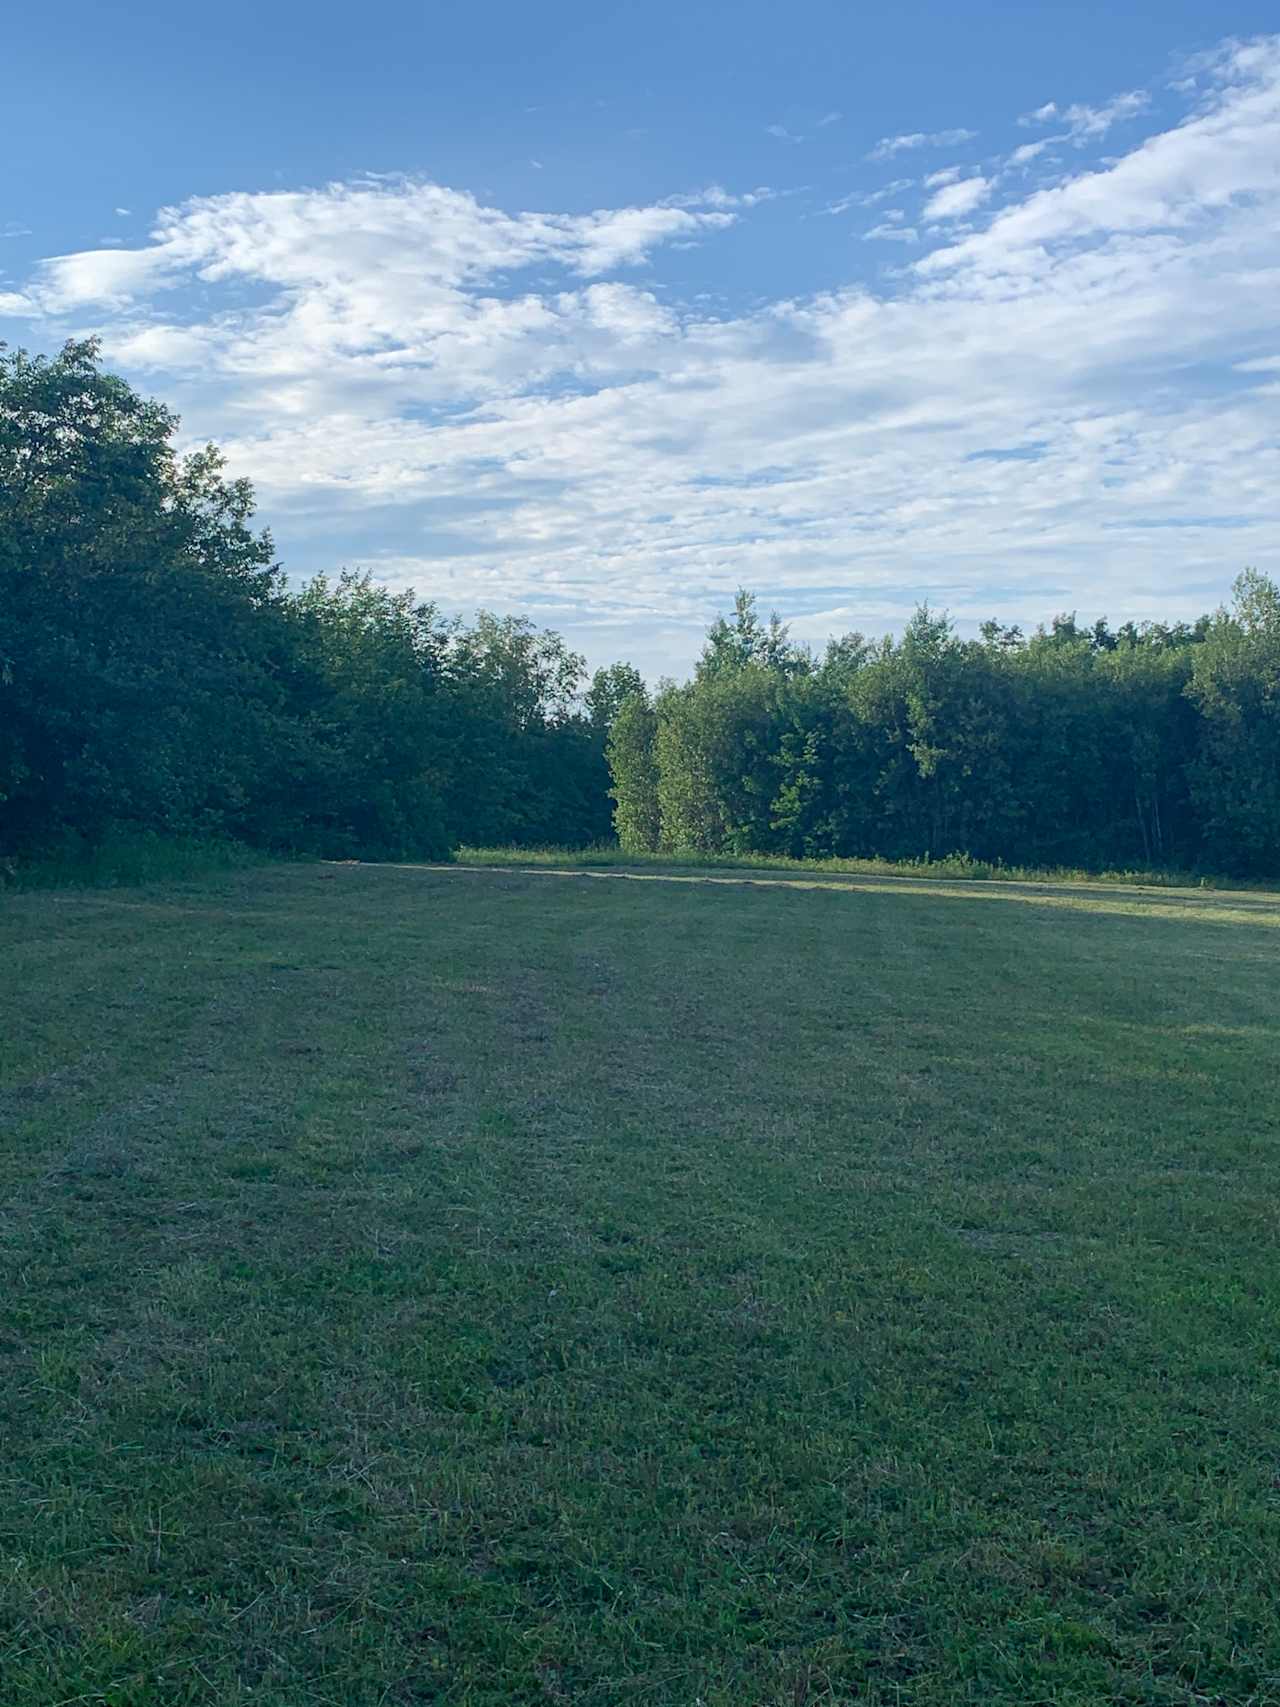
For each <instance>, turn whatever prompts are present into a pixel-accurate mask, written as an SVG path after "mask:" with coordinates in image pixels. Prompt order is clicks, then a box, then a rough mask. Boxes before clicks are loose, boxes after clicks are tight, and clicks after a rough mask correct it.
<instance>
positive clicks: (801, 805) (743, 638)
mask: <svg viewBox="0 0 1280 1707" xmlns="http://www.w3.org/2000/svg"><path fill="white" fill-rule="evenodd" d="M639 728H640V726H639V724H638V723H637V732H639ZM610 762H611V765H612V769H613V777H614V797H615V800H617V801H618V802H619V814H621V813H622V811H623V805H624V802H625V803H626V804H625V810H626V814H627V816H626V824H627V830H626V834H625V836H621V837H620V839H622V840H623V845H624V846H626V847H631V848H634V849H636V850H637V851H645V850H653V849H655V848H657V849H661V850H663V851H665V852H667V853H672V854H677V855H680V856H685V855H696V856H699V857H717V856H738V855H743V854H748V853H750V854H755V855H766V856H772V857H779V856H785V857H789V858H803V859H810V860H812V859H818V860H824V859H833V858H834V859H868V858H881V859H888V860H891V861H904V860H907V861H911V860H925V861H930V862H935V863H936V862H937V861H938V860H939V859H941V858H945V857H947V856H949V855H951V854H953V853H954V852H955V851H956V850H958V849H963V850H965V852H966V856H967V857H970V858H972V859H974V860H976V861H978V862H979V863H983V864H986V865H989V866H991V867H993V868H994V867H1001V866H1004V867H1008V866H1013V865H1016V866H1022V867H1034V868H1043V867H1063V866H1072V867H1083V868H1091V869H1093V870H1099V869H1115V868H1119V869H1132V868H1141V869H1144V870H1151V869H1163V870H1169V871H1175V870H1176V871H1188V870H1196V869H1200V870H1206V869H1207V870H1214V871H1220V872H1225V873H1228V874H1233V875H1236V876H1240V877H1268V876H1275V875H1277V874H1280V593H1277V590H1276V588H1275V587H1274V585H1273V584H1272V583H1271V582H1269V581H1267V580H1266V579H1265V578H1264V577H1262V576H1259V575H1256V574H1253V575H1248V576H1246V577H1244V578H1243V579H1242V581H1241V582H1240V583H1239V586H1238V588H1237V598H1236V607H1235V610H1234V612H1233V613H1232V614H1229V615H1228V614H1226V613H1220V614H1219V616H1218V617H1216V618H1214V619H1208V618H1206V619H1204V620H1202V621H1200V622H1197V623H1195V624H1177V625H1173V626H1168V625H1163V624H1152V625H1149V626H1145V627H1142V628H1139V627H1136V626H1134V625H1133V624H1127V625H1125V627H1123V628H1121V629H1119V630H1117V631H1114V632H1113V631H1112V630H1111V629H1109V628H1108V626H1107V624H1106V623H1105V622H1100V623H1097V624H1095V625H1094V627H1093V628H1091V629H1086V628H1082V627H1081V626H1080V625H1078V624H1077V622H1076V620H1075V618H1074V617H1070V616H1066V617H1058V618H1056V619H1055V620H1054V621H1053V623H1052V624H1051V625H1050V626H1049V627H1048V628H1047V629H1041V630H1038V631H1037V632H1036V633H1035V634H1034V635H1032V636H1031V637H1030V638H1027V637H1025V636H1023V634H1022V633H1021V632H1020V631H1019V630H1018V629H1016V628H1007V627H1002V626H1001V625H1000V624H998V623H994V622H993V623H988V624H985V625H984V626H983V629H982V631H981V638H980V639H978V640H962V639H961V638H960V637H959V636H958V635H957V634H956V632H955V630H954V628H953V627H952V625H951V624H950V622H949V621H948V620H947V619H946V618H945V617H944V616H940V615H939V614H937V613H936V612H933V611H931V610H929V609H928V608H924V609H921V610H920V611H918V612H917V613H916V615H915V617H914V618H913V619H912V621H911V622H910V623H909V624H908V626H907V629H906V631H905V633H904V634H903V636H902V638H901V639H900V640H896V641H895V640H892V639H886V640H884V641H882V642H880V643H879V644H868V642H867V641H866V640H864V639H863V637H862V636H861V635H850V636H848V637H846V638H845V639H843V640H840V641H837V642H834V643H833V644H832V645H831V646H829V647H828V649H827V652H826V654H825V656H824V657H823V658H822V659H821V660H820V661H817V660H814V659H813V658H812V657H811V656H810V655H809V654H808V653H805V652H802V651H797V650H796V649H795V648H793V647H792V646H791V644H790V642H789V640H788V639H787V635H786V630H785V628H783V627H782V625H781V624H779V623H778V622H777V621H776V620H775V621H774V622H773V623H772V624H770V625H769V626H768V627H767V628H766V627H765V626H764V625H762V624H761V623H760V621H759V620H758V618H757V617H756V614H755V607H754V603H753V601H752V600H751V599H750V597H749V596H748V595H746V594H742V593H740V594H739V595H738V598H737V601H736V603H735V609H734V613H733V616H732V618H730V619H728V620H723V619H722V620H719V621H717V622H716V623H715V624H714V625H713V626H712V629H711V631H710V634H709V636H708V640H707V645H706V648H705V649H704V651H703V654H702V657H701V659H700V660H699V663H698V666H697V669H696V671H695V673H694V677H693V679H692V680H691V681H690V682H689V683H687V684H686V685H684V686H681V687H677V686H675V685H674V684H669V685H668V686H667V687H666V688H665V689H664V690H663V691H662V692H661V693H660V694H659V695H658V697H657V699H656V700H655V702H654V704H653V707H652V711H651V713H650V714H649V717H648V720H647V721H646V722H645V724H644V726H643V739H628V740H627V741H625V742H623V741H617V742H615V743H614V744H613V745H612V746H611V748H610ZM635 800H643V801H645V802H646V803H648V804H647V807H646V814H647V815H646V816H644V818H643V820H642V821H643V830H642V832H634V833H633V831H632V829H631V825H632V823H633V821H635V808H634V806H633V805H632V802H633V801H635ZM653 802H656V811H657V822H656V825H655V824H654V821H653V804H652V803H653ZM617 822H618V825H619V830H620V832H621V830H622V826H623V817H622V816H617Z"/></svg>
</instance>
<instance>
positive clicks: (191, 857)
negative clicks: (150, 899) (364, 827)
mask: <svg viewBox="0 0 1280 1707" xmlns="http://www.w3.org/2000/svg"><path fill="white" fill-rule="evenodd" d="M264 858H265V856H264V855H263V854H261V853H259V852H257V851H256V850H255V849H253V848H248V847H245V846H244V844H243V843H241V842H231V841H221V840H212V839H208V840H206V839H203V838H201V837H198V836H161V835H157V834H156V833H155V832H154V831H149V830H139V831H121V830H116V831H113V832H111V833H110V834H109V835H107V836H104V837H103V838H102V839H101V840H100V841H96V842H92V843H91V842H87V841H85V840H84V839H83V838H82V837H79V836H69V837H67V838H66V840H65V841H63V842H61V843H59V844H58V845H57V846H56V847H54V848H50V849H49V850H48V851H47V852H45V853H43V854H42V855H40V856H39V857H37V858H34V859H24V860H17V859H9V860H5V859H0V888H10V889H113V888H119V887H123V886H126V885H132V884H138V883H159V882H163V881H164V880H165V879H180V878H186V877H201V876H204V875H205V874H207V873H209V872H214V871H230V870H236V869H239V868H240V867H243V866H248V865H257V864H261V863H262V861H263V859H264Z"/></svg>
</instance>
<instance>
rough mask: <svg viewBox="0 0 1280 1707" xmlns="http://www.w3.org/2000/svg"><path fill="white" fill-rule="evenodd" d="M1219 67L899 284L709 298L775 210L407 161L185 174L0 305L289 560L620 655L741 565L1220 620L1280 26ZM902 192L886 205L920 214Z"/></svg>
mask: <svg viewBox="0 0 1280 1707" xmlns="http://www.w3.org/2000/svg"><path fill="white" fill-rule="evenodd" d="M1206 75H1211V77H1212V79H1213V81H1212V84H1211V89H1210V92H1209V94H1208V95H1207V96H1206V97H1205V104H1204V105H1202V106H1201V107H1200V108H1199V109H1198V110H1197V111H1196V112H1195V113H1194V114H1193V116H1192V117H1190V118H1189V119H1188V120H1187V121H1186V122H1184V123H1182V124H1180V125H1177V126H1175V127H1174V128H1172V129H1166V130H1165V131H1163V132H1161V133H1159V134H1156V135H1152V136H1149V137H1148V138H1147V139H1146V140H1145V141H1142V142H1140V143H1139V144H1138V145H1137V146H1135V147H1134V148H1132V149H1131V150H1130V151H1129V152H1128V153H1127V154H1125V155H1124V156H1123V157H1122V158H1121V159H1119V160H1117V161H1116V162H1115V163H1114V164H1111V165H1109V166H1107V167H1106V168H1105V169H1098V170H1094V171H1088V172H1084V173H1080V174H1079V175H1077V176H1075V177H1073V178H1070V179H1069V180H1067V181H1066V182H1064V183H1061V184H1059V185H1057V186H1055V187H1053V188H1050V189H1047V190H1037V191H1034V192H1033V193H1030V194H1022V195H1019V197H1018V198H1017V199H1015V200H1013V201H1011V202H1009V203H1008V204H1007V205H1004V206H1002V207H1000V208H999V209H998V210H997V211H996V213H995V215H994V217H993V218H992V219H991V220H990V222H989V223H988V224H987V225H986V228H985V229H983V230H981V231H977V232H973V233H970V234H967V235H965V236H963V237H961V238H960V239H959V240H958V241H947V242H944V243H942V245H941V246H940V247H935V248H933V249H932V250H931V251H928V252H925V253H924V254H923V257H922V258H921V259H918V260H916V261H914V263H911V262H908V264H907V265H906V267H905V269H904V270H902V271H900V272H898V273H897V274H896V275H894V276H893V277H892V278H891V280H890V283H889V285H888V286H887V287H886V289H885V291H884V292H880V293H878V292H873V291H871V290H869V289H867V288H864V287H861V286H858V285H854V284H850V285H849V286H848V287H847V288H845V289H843V290H837V291H832V292H828V293H823V294H819V295H816V296H813V297H811V298H808V299H804V298H797V299H788V300H781V301H774V302H768V303H765V304H763V305H760V306H758V307H755V308H752V309H745V308H744V309H741V310H739V311H737V312H735V313H729V312H725V313H722V314H720V315H718V316H717V315H715V314H713V313H712V312H711V310H710V309H709V308H707V307H706V306H705V305H703V304H699V303H697V302H695V303H694V304H692V305H691V304H689V303H687V302H683V303H682V302H681V301H680V299H679V296H678V293H677V292H676V291H675V290H673V289H671V288H670V283H669V280H670V277H672V276H674V278H675V279H676V280H678V278H679V274H678V272H677V273H675V274H674V275H669V280H668V288H665V289H664V288H663V282H664V281H663V275H662V273H661V271H660V263H661V260H662V255H663V252H664V250H665V249H666V248H667V247H669V246H670V245H672V244H674V243H683V242H688V241H694V240H701V241H704V242H707V243H712V242H714V241H715V240H716V238H717V236H718V234H719V233H720V232H721V231H722V230H723V229H724V228H725V226H726V225H727V224H729V223H730V222H731V221H733V220H734V219H736V218H740V219H742V220H744V221H747V220H749V219H750V217H751V210H750V207H749V205H748V203H747V199H746V197H745V196H741V195H735V194H732V193H731V192H730V191H728V190H709V191H707V192H706V193H705V194H704V195H703V196H702V197H701V198H699V197H693V196H690V197H684V198H680V199H679V200H678V201H677V200H672V201H671V202H669V203H666V204H663V205H658V206H654V207H643V208H604V209H600V210H598V211H597V212H595V213H592V214H587V215H583V214H580V213H573V214H569V213H555V212H516V213H512V212H508V211H505V210H503V209H499V208H495V207H491V206H486V205H484V204H483V203H482V202H480V201H478V200H477V199H476V198H474V197H472V196H468V195H464V194H462V193H460V192H457V191H453V190H447V189H444V188H442V187H440V186H436V185H423V184H420V183H416V182H411V181H391V182H383V183H379V184H376V185H373V184H367V183H360V184H338V185H331V186H328V187H327V188H321V189H316V190H313V191H306V192H304V191H295V192H290V193H287V194H278V195H260V194H259V195H253V194H233V195H227V196H218V197H208V198H200V199H197V200H194V201H192V202H189V203H187V204H185V205H184V206H183V207H180V208H175V209H171V210H168V211H167V212H165V213H163V214H162V215H161V216H160V217H159V218H158V219H157V221H156V223H155V228H154V230H153V232H152V233H151V236H150V237H149V239H148V240H147V241H146V242H145V243H143V244H141V245H139V246H137V247H135V248H132V249H126V250H123V251H116V250H111V251H103V250H96V251H91V252H88V253H86V254H83V255H74V256H63V257H59V258H55V259H53V260H51V261H49V262H47V263H45V264H44V265H42V266H41V267H40V268H38V269H37V270H36V271H35V273H34V274H33V275H32V276H31V277H30V278H29V279H25V280H21V281H16V283H15V288H14V289H12V290H9V291H7V292H6V293H5V294H4V295H3V296H0V314H25V313H30V314H32V315H35V316H37V320H36V329H37V331H38V333H39V336H40V338H41V340H42V341H43V342H44V343H46V344H48V345H52V344H53V343H55V342H56V340H57V339H58V338H59V337H61V336H63V335H65V334H67V333H72V332H78V331H88V330H98V331H101V332H102V333H103V335H104V337H105V339H106V343H107V354H108V358H109V359H110V360H111V361H113V362H117V363H120V364H123V365H124V366H125V368H126V371H130V372H133V373H135V374H136V375H139V376H142V377H143V379H144V383H145V384H146V386H147V387H148V389H152V390H158V391H160V392H162V393H163V394H164V395H165V396H166V397H167V398H169V399H170V400H171V401H173V402H174V403H175V405H177V406H178V407H180V408H181V409H182V410H183V413H184V419H185V423H186V427H187V430H188V431H189V432H190V433H191V435H192V438H193V440H195V441H199V440H202V439H204V438H206V437H210V436H212V437H216V438H218V439H220V440H221V441H222V442H224V444H225V446H226V448H227V451H228V454H229V456H230V458H231V460H232V465H233V467H234V468H235V470H236V472H243V473H246V474H249V475H250V476H252V477H253V478H254V479H255V480H256V481H257V483H258V486H259V491H260V494H261V498H262V504H263V510H264V514H265V516H266V518H267V519H268V520H270V521H271V522H272V523H273V526H274V528H275V531H276V535H277V538H278V540H279V542H280V544H281V547H282V550H283V552H284V555H285V558H286V561H288V562H289V563H290V564H291V566H292V567H294V568H295V569H299V570H301V569H304V568H307V567H321V566H323V565H326V564H332V563H333V562H334V561H339V562H341V561H346V562H364V563H367V564H369V565H370V566H371V567H372V568H374V569H375V571H376V572H378V573H379V574H381V575H384V576H385V577H387V578H388V579H389V580H391V581H393V582H396V583H416V584H417V585H418V586H419V587H420V588H421V589H422V591H423V592H424V593H426V594H429V595H431V596H434V597H437V598H439V599H440V600H441V601H442V602H444V603H445V604H446V605H448V606H451V607H455V608H471V607H474V606H475V605H476V604H478V603H488V604H491V605H495V606H498V607H500V608H508V609H520V608H530V607H532V608H535V609H536V610H537V611H538V613H539V614H540V616H541V617H542V618H543V619H544V620H548V621H556V622H557V623H560V624H562V625H563V626H564V627H565V628H566V630H567V631H568V632H569V633H570V634H571V635H572V636H573V638H574V639H575V641H576V642H577V643H578V644H580V645H584V646H586V647H587V649H588V650H589V651H590V652H591V653H592V655H593V657H595V658H597V659H602V658H603V657H604V656H606V655H607V653H609V652H612V653H617V654H624V655H625V654H627V653H631V654H633V655H635V656H636V657H637V661H638V662H640V663H642V664H644V665H646V667H650V668H652V669H653V670H654V671H655V673H656V671H657V669H658V668H660V667H662V666H663V665H664V664H665V665H666V666H667V667H672V666H675V667H680V666H682V665H683V664H684V663H685V662H686V661H687V659H688V657H689V656H690V655H691V654H692V652H693V651H694V650H695V649H696V645H697V639H698V633H699V630H700V628H701V626H702V625H703V623H704V622H705V620H706V618H707V616H708V615H709V614H710V611H711V610H712V609H713V608H714V607H715V606H716V605H717V604H718V603H720V602H722V601H723V600H724V599H725V598H727V597H728V596H729V595H730V594H731V592H732V589H733V587H734V586H735V585H737V584H738V583H739V582H743V583H745V584H747V585H751V586H755V587H756V588H758V589H759V591H760V592H761V594H762V596H763V597H764V599H765V600H766V602H768V603H773V604H776V605H777V606H778V607H779V608H780V609H781V610H782V612H783V614H784V616H792V617H794V618H796V619H797V623H798V627H799V628H800V630H801V631H802V632H805V633H812V634H815V635H817V634H819V633H820V632H821V629H822V625H824V624H828V623H838V624H841V625H844V624H852V625H856V626H861V627H872V628H874V627H877V626H879V625H880V624H882V623H883V624H888V623H891V622H896V621H899V620H901V618H902V617H903V616H904V615H905V614H906V612H907V611H908V610H909V608H910V606H911V604H912V603H913V602H914V601H915V600H916V599H917V598H919V597H921V596H925V595H927V596H929V597H930V598H931V599H932V600H933V601H934V602H936V603H938V604H941V605H947V606H949V607H950V608H951V609H952V610H953V612H954V613H955V614H956V615H957V616H958V617H960V618H961V619H962V620H969V619H973V620H977V619H981V618H983V617H986V616H988V615H992V614H998V615H1001V616H1003V617H1005V618H1006V619H1007V620H1010V621H1022V622H1026V621H1028V620H1030V621H1034V620H1037V619H1039V618H1041V617H1044V616H1045V615H1047V614H1049V613H1051V612H1052V611H1053V610H1055V609H1063V608H1066V609H1070V608H1072V607H1075V608H1078V609H1080V610H1081V611H1082V612H1085V613H1090V614H1098V613H1101V612H1103V611H1105V612H1107V614H1109V615H1110V616H1112V617H1113V618H1114V619H1119V620H1123V618H1124V617H1125V616H1128V615H1133V616H1137V617H1141V616H1145V615H1154V614H1157V613H1162V614H1171V615H1191V614H1194V613H1195V612H1197V611H1198V610H1200V609H1202V608H1204V607H1205V606H1206V605H1212V604H1213V603H1216V602H1217V600H1218V598H1219V597H1220V596H1221V595H1222V593H1223V591H1224V590H1225V587H1226V585H1227V583H1228V582H1229V580H1230V578H1231V576H1232V574H1233V573H1234V572H1235V570H1236V569H1237V568H1238V567H1239V566H1240V565H1241V564H1243V563H1245V562H1257V563H1258V564H1259V565H1260V566H1261V567H1264V568H1266V567H1270V566H1276V558H1275V552H1276V547H1275V540H1274V512H1275V492H1276V490H1277V487H1278V486H1280V450H1278V449H1277V446H1276V433H1275V396H1274V395H1273V393H1274V392H1275V390H1276V366H1275V364H1276V361H1277V345H1276V337H1275V314H1274V302H1275V288H1276V282H1277V280H1278V279H1280V41H1272V42H1271V44H1270V45H1269V46H1267V47H1262V46H1260V45H1259V44H1246V45H1245V46H1242V47H1237V48H1234V49H1232V50H1231V52H1230V53H1229V54H1225V55H1224V56H1223V57H1222V59H1221V61H1220V63H1219V64H1218V65H1217V66H1216V67H1215V69H1214V71H1213V72H1212V73H1211V74H1206ZM988 182H989V180H988V179H986V178H982V179H977V178H969V179H959V180H953V181H952V182H951V183H950V184H941V185H935V186H933V187H932V188H933V192H934V194H933V197H932V198H931V204H932V202H933V201H936V198H937V197H938V196H940V195H945V194H947V193H948V192H951V191H961V192H965V193H968V194H970V195H972V194H974V193H975V191H974V190H973V189H972V188H971V187H970V186H973V185H975V184H978V183H982V184H984V185H986V184H987V183H988ZM1006 189H1007V184H1006ZM756 193H757V192H751V194H753V195H754V194H756ZM897 193H898V192H897V191H894V192H892V193H891V194H886V195H883V197H882V200H883V201H886V202H888V203H889V204H890V205H889V207H888V208H887V210H886V212H885V213H884V215H883V217H882V220H881V223H880V224H879V225H877V226H874V227H873V228H872V230H871V232H868V233H867V234H866V235H867V237H868V239H874V240H876V241H885V242H890V243H898V244H901V245H903V246H904V247H909V246H910V244H911V243H912V240H913V238H914V239H916V240H918V241H920V242H921V245H922V247H923V245H924V243H925V242H926V241H927V240H928V234H925V233H923V232H922V229H921V228H918V227H913V226H911V225H909V224H908V223H907V222H906V219H905V217H904V218H901V219H899V218H896V217H895V218H891V217H890V215H891V214H892V215H897V214H899V213H901V212H902V211H903V210H902V208H901V207H900V206H899V204H898V203H897V202H896V201H895V200H894V199H893V197H894V196H896V194H897ZM984 193H986V192H984ZM858 195H859V196H862V197H880V196H881V191H880V190H874V191H867V192H858ZM846 205H847V206H850V207H851V206H853V205H855V202H854V200H853V198H850V199H849V200H848V201H847V203H846ZM863 205H866V204H865V202H864V204H863ZM877 205H879V204H877ZM941 217H946V215H942V216H941ZM951 217H957V215H956V214H955V212H954V209H953V212H952V214H951ZM874 253H875V252H874V251H865V252H861V251H860V254H861V258H862V261H863V263H864V265H865V264H866V262H867V261H868V259H869V258H870V259H872V260H874ZM646 263H647V264H648V270H646V271H645V272H643V273H637V272H636V271H635V269H636V268H638V267H640V266H642V265H645V264H646ZM1026 447H1032V450H1033V454H1031V455H1027V454H1025V453H1026ZM1010 449H1014V450H1018V451H1019V453H1020V454H1019V455H1017V456H1010V455H1009V451H1010ZM1154 522H1159V523H1160V524H1161V525H1160V526H1159V527H1158V528H1156V527H1154V526H1153V523H1154Z"/></svg>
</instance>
